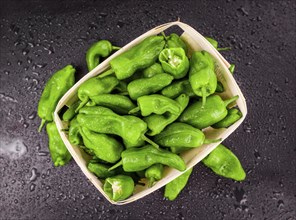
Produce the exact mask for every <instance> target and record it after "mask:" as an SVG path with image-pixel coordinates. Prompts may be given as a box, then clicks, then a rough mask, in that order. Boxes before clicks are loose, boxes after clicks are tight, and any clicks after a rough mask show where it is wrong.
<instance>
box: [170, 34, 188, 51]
mask: <svg viewBox="0 0 296 220" xmlns="http://www.w3.org/2000/svg"><path fill="white" fill-rule="evenodd" d="M165 39H166V45H165V47H167V48H178V47H181V48H183V50H184V51H185V53H186V54H187V51H188V47H187V45H186V43H185V42H184V41H183V40H182V39H181V38H180V36H179V35H177V34H175V33H172V34H170V35H169V36H167V37H166V36H165Z"/></svg>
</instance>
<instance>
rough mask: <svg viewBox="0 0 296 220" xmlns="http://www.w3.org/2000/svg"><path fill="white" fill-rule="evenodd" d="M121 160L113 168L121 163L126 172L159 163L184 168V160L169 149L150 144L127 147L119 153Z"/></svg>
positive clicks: (180, 169) (143, 168)
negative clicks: (139, 146)
mask: <svg viewBox="0 0 296 220" xmlns="http://www.w3.org/2000/svg"><path fill="white" fill-rule="evenodd" d="M121 158H122V159H121V161H119V162H118V163H117V164H115V165H114V166H112V167H111V168H110V169H109V170H113V169H115V168H117V167H119V166H121V165H122V167H123V170H124V171H126V172H137V171H141V170H145V169H147V168H148V167H150V166H152V165H154V164H157V163H160V164H163V165H167V166H169V167H172V168H175V169H177V170H179V171H184V170H185V169H186V164H185V162H184V160H183V159H182V158H181V157H180V156H178V155H177V154H174V153H172V152H170V151H167V150H163V149H160V148H158V149H157V148H155V147H153V146H152V145H146V146H144V147H141V148H129V149H126V150H125V151H123V152H122V153H121Z"/></svg>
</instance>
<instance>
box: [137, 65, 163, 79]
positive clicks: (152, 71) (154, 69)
mask: <svg viewBox="0 0 296 220" xmlns="http://www.w3.org/2000/svg"><path fill="white" fill-rule="evenodd" d="M160 73H164V71H163V69H162V67H161V65H160V64H159V63H154V64H152V65H151V66H149V67H147V68H146V69H144V70H143V72H142V74H143V77H144V78H150V77H152V76H155V75H157V74H160Z"/></svg>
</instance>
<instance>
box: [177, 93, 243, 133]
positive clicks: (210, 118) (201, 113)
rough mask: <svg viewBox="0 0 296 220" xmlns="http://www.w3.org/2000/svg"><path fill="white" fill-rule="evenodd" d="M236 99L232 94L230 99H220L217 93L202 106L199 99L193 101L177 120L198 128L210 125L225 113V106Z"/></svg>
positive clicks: (223, 116) (220, 118)
mask: <svg viewBox="0 0 296 220" xmlns="http://www.w3.org/2000/svg"><path fill="white" fill-rule="evenodd" d="M237 99H238V96H233V97H232V98H230V99H227V100H224V101H223V100H222V99H221V97H220V96H218V95H211V96H209V97H208V98H207V102H206V104H205V105H204V106H203V103H202V102H201V101H197V102H194V103H193V104H191V105H190V106H189V107H188V108H186V110H185V111H184V112H183V113H182V115H181V116H180V118H179V121H181V122H184V123H187V124H190V125H192V126H194V127H196V128H198V129H204V128H206V127H208V126H211V125H213V124H215V123H217V122H219V121H221V120H222V119H223V118H225V117H226V115H227V108H226V107H227V106H228V105H229V104H230V103H232V102H234V101H235V100H237Z"/></svg>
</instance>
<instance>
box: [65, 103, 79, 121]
mask: <svg viewBox="0 0 296 220" xmlns="http://www.w3.org/2000/svg"><path fill="white" fill-rule="evenodd" d="M79 104H80V101H76V102H74V103H73V104H72V105H70V106H69V108H68V109H67V110H66V111H65V113H64V114H63V121H71V119H73V118H74V117H75V115H76V113H75V110H76V108H78V106H79Z"/></svg>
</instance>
